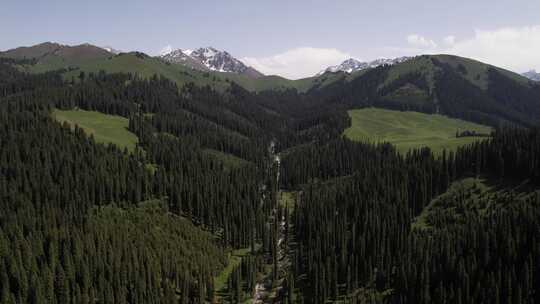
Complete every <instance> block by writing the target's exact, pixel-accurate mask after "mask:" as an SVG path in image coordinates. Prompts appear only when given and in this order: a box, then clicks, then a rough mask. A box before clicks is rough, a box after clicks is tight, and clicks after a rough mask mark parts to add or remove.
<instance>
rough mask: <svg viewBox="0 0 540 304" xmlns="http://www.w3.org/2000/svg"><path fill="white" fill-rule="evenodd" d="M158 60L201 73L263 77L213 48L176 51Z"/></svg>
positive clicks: (224, 52) (227, 54) (223, 52)
mask: <svg viewBox="0 0 540 304" xmlns="http://www.w3.org/2000/svg"><path fill="white" fill-rule="evenodd" d="M160 58H161V59H163V60H165V61H167V62H170V63H175V64H183V65H186V66H189V67H191V68H193V69H197V70H202V71H216V72H224V73H235V74H244V75H247V76H250V77H253V78H257V77H261V76H263V74H261V73H260V72H258V71H257V70H255V69H253V68H251V67H249V66H246V65H245V64H244V63H243V62H241V61H240V60H238V59H236V58H234V57H233V56H231V54H229V53H227V52H226V51H220V50H217V49H215V48H213V47H205V48H199V49H196V50H182V49H177V50H173V51H171V52H169V53H167V54H164V55H161V56H160Z"/></svg>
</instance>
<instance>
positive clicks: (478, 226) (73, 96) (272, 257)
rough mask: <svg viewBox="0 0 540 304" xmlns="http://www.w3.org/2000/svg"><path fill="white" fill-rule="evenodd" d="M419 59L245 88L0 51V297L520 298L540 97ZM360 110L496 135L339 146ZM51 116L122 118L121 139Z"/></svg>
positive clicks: (536, 180)
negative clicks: (447, 143)
mask: <svg viewBox="0 0 540 304" xmlns="http://www.w3.org/2000/svg"><path fill="white" fill-rule="evenodd" d="M424 59H425V58H424ZM424 59H423V60H424ZM427 60H428V61H429V62H430V65H432V66H434V67H436V69H435V70H434V71H435V72H434V73H433V74H426V73H421V72H418V71H413V72H411V73H406V74H403V75H398V76H395V75H394V76H392V77H393V78H392V79H393V80H392V81H390V82H388V79H389V77H390V76H389V75H393V74H392V73H395V71H393V70H392V67H390V66H382V67H379V68H375V69H371V70H369V71H367V72H365V73H363V74H362V75H360V76H358V77H356V78H354V79H352V80H351V79H347V80H346V79H341V80H337V81H335V82H333V83H331V84H329V85H327V86H324V87H313V88H312V89H311V90H309V91H307V92H305V93H299V92H298V91H297V90H296V89H285V90H269V91H263V92H258V93H255V92H250V91H248V90H246V89H245V88H244V87H242V86H239V85H237V84H235V83H234V82H231V83H230V85H229V86H228V87H227V89H226V90H216V89H215V88H213V87H211V86H200V85H198V84H197V83H189V84H186V85H183V86H179V85H178V84H177V83H175V82H173V81H171V80H170V79H168V78H166V77H163V76H159V75H154V76H152V77H141V76H140V75H137V74H130V73H107V72H105V71H101V72H98V73H85V72H84V71H79V73H78V77H73V78H71V79H69V78H68V79H66V77H65V72H66V71H65V70H57V71H49V72H46V73H41V74H29V73H25V72H22V71H21V70H20V68H18V67H19V66H20V65H28V64H33V63H32V62H27V61H19V60H14V59H0V207H1V208H0V210H1V211H0V302H1V303H148V302H151V303H209V302H231V303H241V302H245V301H246V300H249V299H256V300H259V299H260V298H259V297H262V296H261V294H262V293H263V291H264V292H266V293H267V295H266V296H265V298H264V300H261V301H264V302H265V303H268V302H271V301H273V300H275V301H281V302H282V303H325V302H328V301H341V302H347V303H516V304H517V303H537V302H540V290H539V288H538V286H540V264H539V261H538V257H539V256H540V192H539V191H538V189H539V186H540V131H539V130H538V129H537V128H535V127H533V126H534V125H536V124H537V123H538V121H539V120H540V112H539V111H540V86H538V85H533V84H529V85H525V84H522V83H518V82H515V81H514V80H512V79H511V78H510V77H508V76H507V75H505V74H504V73H502V72H500V71H499V70H497V69H494V68H493V69H489V70H488V74H487V77H488V78H487V79H488V82H487V83H488V85H487V87H486V88H481V87H479V86H477V85H475V84H474V83H471V82H470V81H467V78H466V77H464V76H463V75H464V74H465V73H467V70H466V69H465V68H461V69H460V68H457V69H456V68H454V67H453V66H451V65H449V64H447V63H444V62H442V61H438V60H437V59H436V58H428V59H427ZM71 72H73V71H71ZM362 107H382V108H387V109H393V110H414V111H420V112H424V113H440V114H445V115H448V116H451V117H456V118H462V119H465V120H469V121H474V122H479V123H484V124H487V125H490V126H493V127H495V128H496V130H495V131H494V132H493V134H491V135H490V136H486V137H485V138H484V139H483V140H482V141H479V142H475V143H473V144H471V145H467V146H463V147H461V148H458V149H457V150H456V151H455V152H454V151H453V152H447V151H444V152H442V153H441V154H440V155H436V156H435V155H434V154H433V153H432V152H431V151H430V149H429V148H422V149H417V150H411V151H409V152H407V153H399V152H398V151H397V150H396V149H395V147H394V146H392V145H390V144H388V143H378V144H370V143H362V142H353V141H350V140H348V139H347V138H345V137H343V136H342V134H343V131H344V130H345V129H346V128H347V127H348V126H349V125H350V123H351V122H350V118H349V116H348V115H347V110H349V109H352V108H362ZM54 109H60V110H74V109H83V110H87V111H97V112H101V113H104V114H110V115H118V116H122V117H125V118H127V119H129V126H128V129H129V131H130V132H132V133H133V134H135V135H136V136H137V138H138V143H137V146H136V148H135V149H134V150H133V151H128V150H127V149H120V148H118V147H117V146H115V145H113V144H102V143H97V142H96V141H95V139H94V137H93V136H92V135H91V134H88V133H87V132H85V131H84V130H83V129H82V128H80V127H78V126H73V125H69V124H67V123H59V122H58V121H56V120H55V119H54V117H53V116H52V115H51V113H52V111H53V110H54ZM209 151H212V153H209ZM216 155H217V156H216ZM224 156H229V157H232V156H234V157H236V158H238V159H241V160H242V162H241V163H240V165H234V166H233V165H231V164H230V163H228V162H226V161H224V159H225V158H223V157H224ZM261 290H262V291H261Z"/></svg>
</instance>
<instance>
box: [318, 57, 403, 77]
mask: <svg viewBox="0 0 540 304" xmlns="http://www.w3.org/2000/svg"><path fill="white" fill-rule="evenodd" d="M409 59H411V57H399V58H394V59H385V58H380V59H376V60H373V61H370V62H363V61H359V60H356V59H354V58H349V59H347V60H345V61H343V62H342V63H341V64H339V65H334V66H331V67H328V68H326V69H325V70H322V71H321V72H319V73H318V74H317V76H319V75H322V74H324V73H327V72H330V73H337V72H345V73H349V74H350V73H353V72H356V71H362V70H366V69H372V68H376V67H378V66H382V65H394V64H398V63H402V62H405V61H407V60H409Z"/></svg>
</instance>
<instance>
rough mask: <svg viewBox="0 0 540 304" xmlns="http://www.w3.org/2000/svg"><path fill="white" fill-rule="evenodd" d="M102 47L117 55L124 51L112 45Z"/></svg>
mask: <svg viewBox="0 0 540 304" xmlns="http://www.w3.org/2000/svg"><path fill="white" fill-rule="evenodd" d="M102 49H104V50H105V51H107V52H109V53H112V54H115V55H118V54H120V53H122V51H120V50H117V49H114V48H112V47H110V46H104V47H102Z"/></svg>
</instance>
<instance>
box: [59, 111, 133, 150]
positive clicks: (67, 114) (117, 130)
mask: <svg viewBox="0 0 540 304" xmlns="http://www.w3.org/2000/svg"><path fill="white" fill-rule="evenodd" d="M52 115H53V117H54V118H55V119H56V120H58V121H59V122H62V123H63V122H67V123H69V124H70V125H78V126H79V127H81V128H83V129H84V130H85V132H86V133H87V134H88V135H90V134H92V135H93V136H94V139H95V140H96V142H99V143H104V144H108V143H112V144H115V145H117V146H118V147H120V148H122V149H123V148H128V150H129V151H133V150H134V149H135V145H136V144H137V141H138V139H137V136H136V135H135V134H133V133H131V132H129V131H128V130H127V127H128V125H129V121H128V119H127V118H124V117H120V116H114V115H107V114H103V113H99V112H93V111H83V110H70V111H62V110H54V111H53V113H52Z"/></svg>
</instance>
